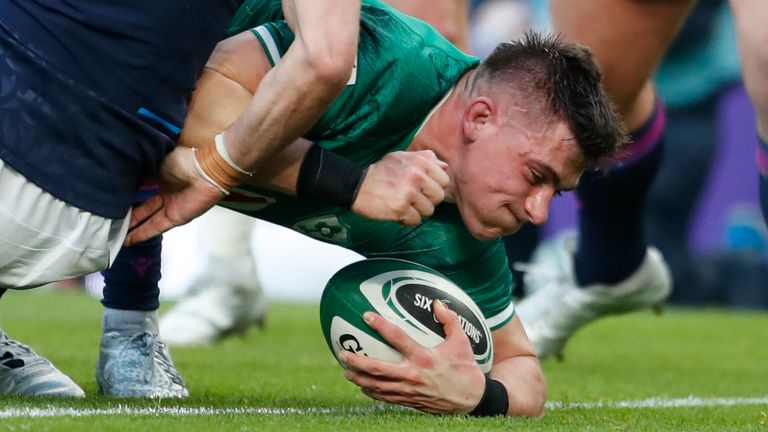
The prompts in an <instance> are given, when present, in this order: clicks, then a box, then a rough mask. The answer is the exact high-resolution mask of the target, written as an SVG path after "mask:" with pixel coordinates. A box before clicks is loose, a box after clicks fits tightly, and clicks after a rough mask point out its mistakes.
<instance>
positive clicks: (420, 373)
mask: <svg viewBox="0 0 768 432" xmlns="http://www.w3.org/2000/svg"><path fill="white" fill-rule="evenodd" d="M433 310H434V311H435V317H436V318H437V319H438V320H439V321H440V322H441V323H442V324H443V328H444V329H445V334H446V338H445V341H444V342H443V343H441V344H439V345H437V346H435V347H434V348H424V347H423V346H421V345H419V344H418V343H417V342H415V341H414V340H413V339H411V338H410V337H408V336H407V335H406V333H405V332H403V331H402V330H401V329H400V328H399V327H398V326H396V325H395V324H392V323H389V322H387V321H386V320H385V319H383V318H381V316H380V315H377V314H373V313H371V312H368V313H366V322H367V323H368V325H369V326H371V328H373V329H374V330H376V331H377V332H379V334H381V335H382V337H383V338H384V339H386V340H387V341H388V342H389V343H390V344H392V346H393V347H395V348H396V349H397V350H398V351H399V352H400V353H401V354H402V355H403V360H402V361H401V362H399V363H390V362H386V361H382V360H377V359H373V358H370V357H365V356H360V355H354V354H352V353H349V352H346V351H344V352H341V353H340V354H339V359H340V360H341V361H342V363H343V364H344V365H345V368H346V369H347V370H346V377H347V379H349V380H350V381H352V382H353V383H355V384H357V385H358V386H360V387H361V388H362V390H363V393H365V394H366V395H368V396H370V397H372V398H374V399H378V400H382V401H386V402H390V403H396V404H400V405H406V406H410V407H413V408H416V409H419V410H422V411H426V412H430V413H438V414H469V413H475V414H477V413H478V412H483V413H484V414H485V415H489V414H490V415H504V414H506V415H510V416H529V417H538V416H541V415H542V414H543V412H544V402H545V401H546V393H547V386H546V381H545V379H544V373H543V372H542V370H541V365H540V364H539V361H538V359H537V357H536V354H535V352H534V350H533V347H532V346H531V344H530V342H529V341H528V338H527V336H526V335H525V331H524V330H523V327H522V325H521V324H520V320H519V319H518V318H517V317H514V318H513V319H512V320H511V321H509V322H508V323H507V324H505V325H504V326H503V327H501V328H499V329H497V330H495V331H494V332H493V343H494V351H495V353H494V364H493V369H492V370H491V374H490V375H491V377H492V378H493V379H494V380H496V381H497V382H500V383H501V384H502V385H503V388H502V389H501V391H502V392H505V393H506V402H507V404H506V410H504V408H505V407H504V406H503V405H500V404H499V402H502V403H503V401H504V397H503V396H504V395H499V394H498V387H497V388H496V389H497V392H496V393H494V392H488V391H486V384H488V383H489V381H487V380H486V379H485V378H484V377H483V373H482V371H481V370H480V367H479V366H478V364H477V363H476V362H475V359H474V355H473V353H472V348H471V346H470V343H469V339H468V338H467V336H466V334H465V333H464V331H463V330H462V329H461V324H460V323H459V320H458V317H457V315H456V314H455V313H453V312H450V311H448V310H447V309H444V308H442V304H441V303H440V302H435V303H434V306H433ZM492 385H493V384H492ZM488 390H490V389H488ZM481 399H485V400H484V401H483V405H484V406H483V409H480V410H477V408H478V405H479V404H480V403H481ZM499 408H500V409H499Z"/></svg>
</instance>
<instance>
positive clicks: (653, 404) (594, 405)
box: [547, 396, 768, 410]
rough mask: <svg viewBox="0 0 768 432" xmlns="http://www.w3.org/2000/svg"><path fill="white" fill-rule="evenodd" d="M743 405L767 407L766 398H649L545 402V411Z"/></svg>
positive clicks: (767, 398) (767, 400)
mask: <svg viewBox="0 0 768 432" xmlns="http://www.w3.org/2000/svg"><path fill="white" fill-rule="evenodd" d="M744 405H768V396H764V397H752V398H745V397H737V398H700V397H696V396H688V397H687V398H680V399H666V398H650V399H640V400H625V401H597V402H569V403H565V402H555V401H553V402H547V409H552V410H571V409H599V408H629V409H647V408H698V407H729V406H744Z"/></svg>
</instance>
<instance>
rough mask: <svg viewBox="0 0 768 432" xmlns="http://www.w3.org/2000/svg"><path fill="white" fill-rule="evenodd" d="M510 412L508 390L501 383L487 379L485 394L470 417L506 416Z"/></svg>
mask: <svg viewBox="0 0 768 432" xmlns="http://www.w3.org/2000/svg"><path fill="white" fill-rule="evenodd" d="M508 410H509V395H508V394H507V388H506V387H504V384H502V383H501V382H500V381H496V380H495V379H492V378H489V377H488V376H486V377H485V392H483V397H482V398H481V399H480V403H479V404H477V406H476V407H475V409H473V410H472V412H470V413H469V414H468V415H470V416H473V417H495V416H505V415H507V411H508Z"/></svg>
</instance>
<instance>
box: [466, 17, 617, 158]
mask: <svg viewBox="0 0 768 432" xmlns="http://www.w3.org/2000/svg"><path fill="white" fill-rule="evenodd" d="M601 79H602V72H601V71H600V67H599V66H598V65H597V63H596V62H595V60H594V58H593V57H592V54H591V52H590V51H589V50H588V49H587V48H585V47H583V46H580V45H576V44H574V43H570V42H566V41H564V40H563V38H562V37H561V36H555V35H542V34H540V33H537V32H533V31H530V32H527V33H526V34H525V36H524V37H523V38H522V39H520V40H515V41H511V42H505V43H502V44H499V45H498V46H497V47H496V49H495V50H494V51H493V53H492V54H491V55H490V56H489V57H488V58H487V59H485V61H483V62H482V63H481V64H480V66H479V67H478V69H477V72H476V76H475V77H474V81H475V82H476V83H477V82H482V81H485V82H488V83H489V85H488V86H487V87H488V88H490V89H492V91H494V92H498V91H499V88H498V86H497V85H496V84H498V83H503V85H504V86H505V87H506V88H508V89H509V90H510V91H511V92H512V94H513V95H516V96H517V97H519V99H520V100H521V101H523V102H524V103H525V108H526V109H529V110H530V112H529V114H530V115H533V116H534V118H535V117H539V118H540V119H541V120H546V119H547V118H552V116H554V117H555V118H556V119H563V120H565V121H566V122H567V123H568V124H569V125H570V126H571V129H572V131H573V133H574V135H575V139H576V141H577V144H578V146H579V148H580V150H581V153H582V156H583V157H584V160H583V161H582V162H583V163H584V166H585V167H594V166H595V165H597V163H598V161H600V159H603V158H606V157H610V156H611V155H613V154H614V153H615V152H616V151H617V150H618V149H619V148H620V146H622V145H623V144H624V143H626V142H627V135H626V133H625V131H624V127H623V126H622V123H621V120H620V118H619V115H618V114H617V112H616V110H615V108H614V106H613V103H612V102H611V100H610V99H609V98H608V96H607V94H606V93H605V90H604V89H603V86H602V83H601ZM537 101H540V102H541V103H538V104H537V103H536V102H537Z"/></svg>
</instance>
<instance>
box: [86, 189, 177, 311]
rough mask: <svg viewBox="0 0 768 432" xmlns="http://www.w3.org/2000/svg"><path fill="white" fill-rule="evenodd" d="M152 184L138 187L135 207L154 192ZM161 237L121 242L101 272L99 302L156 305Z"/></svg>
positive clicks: (147, 308) (109, 305)
mask: <svg viewBox="0 0 768 432" xmlns="http://www.w3.org/2000/svg"><path fill="white" fill-rule="evenodd" d="M157 192H158V187H157V186H156V185H153V184H149V185H146V186H144V187H142V188H141V189H139V190H138V191H137V192H136V194H135V196H134V198H133V206H134V207H136V206H138V205H139V204H141V203H143V202H144V201H146V200H147V199H149V197H151V196H153V195H155V194H157ZM162 250H163V237H162V236H157V237H153V238H151V239H149V240H147V241H144V242H142V243H139V244H135V245H133V246H127V247H126V246H123V247H122V249H120V252H119V253H118V254H117V257H115V261H114V262H113V263H112V266H111V267H110V268H108V269H106V270H104V271H102V272H101V274H102V276H104V292H103V298H102V299H101V304H103V305H104V306H106V307H107V308H112V309H120V310H126V311H153V310H157V308H159V307H160V286H159V285H158V283H159V282H160V276H161V275H160V263H161V252H162Z"/></svg>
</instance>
